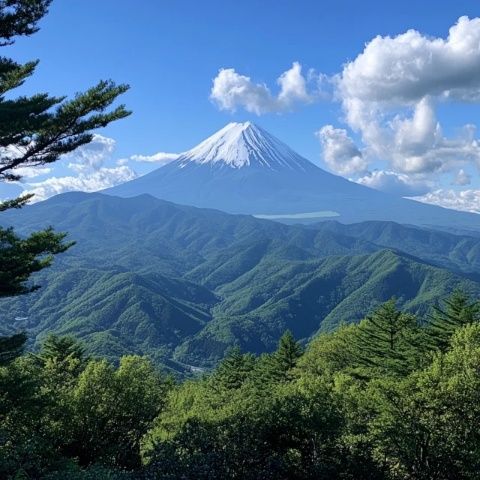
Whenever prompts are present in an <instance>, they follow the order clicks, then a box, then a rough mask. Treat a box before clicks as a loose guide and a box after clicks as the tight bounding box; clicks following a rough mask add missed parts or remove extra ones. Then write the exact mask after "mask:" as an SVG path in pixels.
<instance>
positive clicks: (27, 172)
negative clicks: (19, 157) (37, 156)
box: [15, 167, 52, 178]
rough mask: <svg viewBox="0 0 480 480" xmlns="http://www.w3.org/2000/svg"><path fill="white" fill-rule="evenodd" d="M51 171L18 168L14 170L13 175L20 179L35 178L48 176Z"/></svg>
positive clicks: (36, 168)
mask: <svg viewBox="0 0 480 480" xmlns="http://www.w3.org/2000/svg"><path fill="white" fill-rule="evenodd" d="M51 171H52V169H51V168H50V167H20V168H16V169H15V174H16V175H20V177H22V178H35V177H41V176H42V175H48V174H49V173H50V172H51Z"/></svg>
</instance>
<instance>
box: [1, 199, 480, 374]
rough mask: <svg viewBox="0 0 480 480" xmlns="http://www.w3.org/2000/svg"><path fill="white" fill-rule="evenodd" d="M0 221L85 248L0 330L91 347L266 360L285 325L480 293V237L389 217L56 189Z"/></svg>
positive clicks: (416, 307) (7, 316)
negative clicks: (281, 214)
mask: <svg viewBox="0 0 480 480" xmlns="http://www.w3.org/2000/svg"><path fill="white" fill-rule="evenodd" d="M1 222H2V225H4V226H7V225H13V226H15V228H16V229H17V230H18V231H19V232H21V233H24V234H26V233H28V232H29V231H32V230H36V229H38V228H41V227H44V226H46V225H53V226H54V227H55V228H56V229H57V230H59V231H68V232H69V237H70V238H71V239H75V240H76V241H77V244H76V245H75V246H74V247H73V248H72V249H71V250H70V251H68V252H67V253H65V254H62V255H59V256H58V257H57V258H56V260H55V262H54V265H53V267H52V268H49V269H47V270H44V271H42V272H40V273H39V274H38V275H37V276H36V280H37V282H38V283H39V284H40V285H42V288H41V289H40V290H39V291H37V292H34V293H32V294H29V295H25V296H20V297H17V298H14V299H3V300H1V301H0V333H7V332H10V331H13V330H16V329H20V328H27V329H28V331H29V333H30V335H31V343H32V346H33V344H34V343H35V342H38V341H39V340H40V339H41V338H42V337H43V336H44V335H45V334H46V333H48V332H50V331H56V332H59V333H73V334H76V335H79V336H80V337H81V338H83V339H84V340H85V341H86V343H87V347H88V349H89V351H90V352H92V353H94V354H101V355H105V356H107V357H109V358H111V359H116V358H118V357H119V356H120V355H122V354H125V353H128V352H130V353H133V352H135V353H140V354H148V355H150V356H151V357H152V358H154V359H155V361H157V362H158V363H160V364H163V365H166V366H168V367H169V368H173V369H175V370H177V371H178V370H183V369H186V368H188V365H194V366H200V367H202V366H210V365H212V364H213V363H214V362H215V361H216V360H218V359H219V358H221V357H222V355H223V354H224V352H225V350H226V349H227V348H228V347H229V346H230V345H232V344H235V343H238V344H240V345H241V347H242V348H244V349H246V350H251V351H255V352H262V351H267V350H271V349H273V348H274V346H275V344H276V342H277V340H278V337H279V336H280V335H281V334H282V333H283V331H284V330H285V329H286V328H289V329H290V330H292V331H293V332H294V334H295V335H296V336H297V337H298V338H301V339H304V340H307V339H309V338H310V337H311V336H312V335H315V333H317V332H318V331H325V330H330V329H332V328H335V327H336V326H338V325H339V324H340V323H341V322H343V321H346V322H351V321H358V320H359V319H360V318H362V316H364V315H365V314H366V313H367V312H369V311H370V310H371V308H372V307H374V306H375V305H377V304H378V303H379V302H381V301H384V300H387V299H388V298H390V297H391V296H392V295H395V296H396V297H397V298H398V299H399V303H400V305H402V306H404V307H405V308H408V309H410V310H412V311H415V312H419V313H425V312H426V309H427V308H428V306H429V305H431V303H432V302H433V303H434V302H437V301H439V300H440V299H442V298H444V297H445V296H446V295H447V294H448V293H449V292H451V291H452V290H453V289H454V288H455V287H457V286H460V287H462V288H464V289H466V290H467V291H469V292H471V293H472V294H474V295H480V283H479V281H478V278H477V277H478V273H479V265H478V255H476V252H478V250H479V249H480V239H478V238H474V237H469V236H458V235H453V234H450V233H445V232H436V231H431V230H425V229H420V228H417V227H409V226H402V225H398V224H394V223H392V222H367V223H361V224H357V225H342V224H340V223H338V222H325V223H320V224H318V225H309V226H304V225H286V224H282V223H277V222H272V221H268V220H261V219H257V218H254V217H252V216H248V215H231V214H227V213H224V212H221V211H217V210H209V209H199V208H195V207H189V206H181V205H175V204H173V203H170V202H167V201H164V200H160V199H157V198H154V197H152V196H150V195H141V196H138V197H133V198H119V197H114V196H109V195H104V194H100V193H93V194H86V193H69V194H63V195H58V196H56V197H53V198H51V199H49V200H47V201H45V202H40V203H37V204H34V205H32V206H29V207H26V208H24V209H22V210H19V211H6V212H4V213H3V214H2V216H1Z"/></svg>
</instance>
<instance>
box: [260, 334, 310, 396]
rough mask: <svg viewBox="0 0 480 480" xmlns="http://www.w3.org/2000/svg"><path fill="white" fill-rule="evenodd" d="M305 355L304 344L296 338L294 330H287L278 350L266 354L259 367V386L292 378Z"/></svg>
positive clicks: (262, 386)
mask: <svg viewBox="0 0 480 480" xmlns="http://www.w3.org/2000/svg"><path fill="white" fill-rule="evenodd" d="M302 355H303V348H302V346H301V345H300V344H299V343H298V342H297V341H296V340H295V337H294V336H293V334H292V332H291V331H290V330H287V331H286V332H285V333H284V334H283V335H282V336H281V337H280V340H279V341H278V347H277V350H276V351H275V352H273V353H271V354H269V355H264V356H263V357H262V358H261V360H260V362H259V367H258V370H259V371H258V378H257V379H256V383H257V386H259V387H260V389H262V388H264V387H265V386H267V385H268V384H269V383H271V382H273V383H276V382H285V381H288V380H290V379H291V378H292V369H293V368H294V367H296V366H297V363H298V360H299V358H300V357H301V356H302Z"/></svg>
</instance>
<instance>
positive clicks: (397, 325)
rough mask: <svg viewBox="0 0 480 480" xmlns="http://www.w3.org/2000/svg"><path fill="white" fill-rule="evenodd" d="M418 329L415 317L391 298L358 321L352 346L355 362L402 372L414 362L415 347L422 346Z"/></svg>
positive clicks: (368, 366)
mask: <svg viewBox="0 0 480 480" xmlns="http://www.w3.org/2000/svg"><path fill="white" fill-rule="evenodd" d="M417 331H418V327H417V320H416V318H415V316H414V315H411V314H409V313H404V312H402V311H400V310H398V309H397V307H396V300H395V299H393V298H392V299H390V300H389V301H387V302H385V303H383V304H382V305H380V306H379V307H378V308H377V309H376V310H375V311H374V312H373V314H372V315H370V316H368V317H367V318H366V319H365V320H363V321H362V322H361V323H360V324H359V326H358V329H357V331H356V335H355V336H354V338H353V342H352V344H351V345H350V346H349V347H350V350H351V352H352V357H353V361H354V363H355V364H357V365H360V366H363V367H367V368H378V369H381V370H384V369H389V370H392V371H397V372H398V371H402V372H403V371H404V370H405V369H408V368H409V366H408V364H409V363H411V361H412V357H413V355H412V350H415V348H419V347H420V343H421V342H420V341H419V339H418V338H415V337H416V335H415V333H416V332H417Z"/></svg>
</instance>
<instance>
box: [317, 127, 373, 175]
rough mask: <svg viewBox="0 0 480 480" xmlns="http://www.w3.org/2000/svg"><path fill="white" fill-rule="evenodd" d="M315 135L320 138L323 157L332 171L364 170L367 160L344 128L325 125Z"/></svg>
mask: <svg viewBox="0 0 480 480" xmlns="http://www.w3.org/2000/svg"><path fill="white" fill-rule="evenodd" d="M315 135H316V136H317V137H318V138H319V139H320V143H321V145H322V151H323V159H324V161H325V163H326V164H327V165H328V166H329V168H330V169H331V170H332V171H334V172H336V173H340V174H342V175H352V174H361V173H364V172H365V171H366V169H367V165H368V164H367V161H366V160H365V158H364V157H363V155H362V152H360V150H359V149H358V148H357V146H356V145H355V143H354V141H353V140H352V139H351V138H350V137H349V136H348V134H347V131H346V130H344V129H342V128H334V127H333V126H332V125H325V126H324V127H322V128H321V129H320V130H319V131H318V132H316V134H315Z"/></svg>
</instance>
